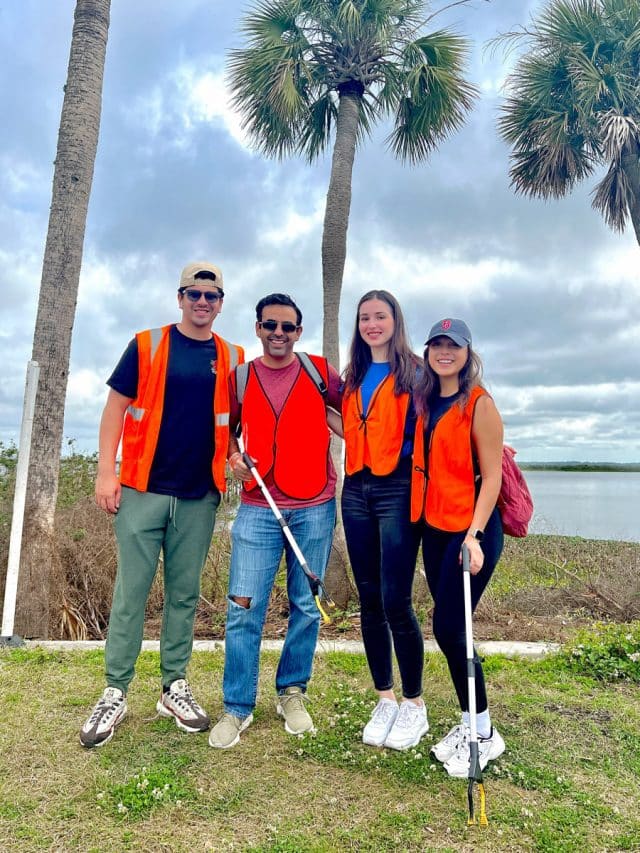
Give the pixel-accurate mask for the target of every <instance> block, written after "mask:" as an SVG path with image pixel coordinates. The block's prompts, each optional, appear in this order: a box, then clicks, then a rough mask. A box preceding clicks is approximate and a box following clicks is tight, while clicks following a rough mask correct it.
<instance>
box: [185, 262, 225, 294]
mask: <svg viewBox="0 0 640 853" xmlns="http://www.w3.org/2000/svg"><path fill="white" fill-rule="evenodd" d="M199 272H210V273H212V275H213V276H214V281H213V282H212V284H215V286H216V287H219V288H220V290H222V271H221V270H220V267H216V266H214V265H213V264H209V263H207V262H206V261H193V262H192V263H190V264H187V265H186V267H185V268H184V269H183V270H182V273H181V274H180V284H179V285H178V288H179V289H180V288H182V287H193V286H194V285H195V284H197V282H196V275H197V274H198V273H199ZM205 281H206V279H205Z"/></svg>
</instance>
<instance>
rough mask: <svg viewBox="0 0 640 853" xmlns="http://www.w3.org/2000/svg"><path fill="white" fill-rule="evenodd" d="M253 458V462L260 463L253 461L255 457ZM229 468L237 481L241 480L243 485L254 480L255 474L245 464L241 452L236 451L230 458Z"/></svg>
mask: <svg viewBox="0 0 640 853" xmlns="http://www.w3.org/2000/svg"><path fill="white" fill-rule="evenodd" d="M251 458H252V461H253V462H257V461H258V460H257V459H253V457H251ZM229 468H230V469H231V473H232V474H233V476H234V477H235V478H236V480H241V481H242V482H243V483H248V482H249V480H251V479H252V478H253V474H252V473H251V471H250V470H249V469H248V468H247V466H246V465H245V464H244V460H243V459H242V453H240V451H239V450H236V452H235V453H232V454H231V456H230V457H229Z"/></svg>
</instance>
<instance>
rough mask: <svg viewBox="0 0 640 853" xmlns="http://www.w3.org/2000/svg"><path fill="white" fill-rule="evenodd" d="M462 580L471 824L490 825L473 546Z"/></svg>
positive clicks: (464, 549) (466, 555)
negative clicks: (481, 737)
mask: <svg viewBox="0 0 640 853" xmlns="http://www.w3.org/2000/svg"><path fill="white" fill-rule="evenodd" d="M462 583H463V588H464V628H465V634H466V641H467V692H468V697H469V728H470V730H471V734H470V737H469V776H468V778H469V784H468V786H467V799H468V801H469V818H468V820H467V824H468V826H475V825H476V824H479V825H480V826H487V824H488V823H489V821H488V820H487V812H486V802H485V800H486V797H485V792H484V783H483V781H482V768H481V767H480V754H479V751H478V717H477V711H476V668H475V664H474V660H473V657H474V654H473V622H472V620H473V615H472V612H471V565H470V558H469V549H468V548H467V546H466V545H464V544H463V546H462ZM474 785H477V786H478V797H479V814H478V818H477V819H476V815H475V809H474V798H473V788H474Z"/></svg>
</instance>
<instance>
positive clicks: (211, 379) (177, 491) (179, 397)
mask: <svg viewBox="0 0 640 853" xmlns="http://www.w3.org/2000/svg"><path fill="white" fill-rule="evenodd" d="M169 335H170V337H169V362H168V365H167V379H166V383H165V390H164V405H163V409H162V423H161V425H160V433H159V435H158V445H157V447H156V452H155V455H154V457H153V463H152V465H151V472H150V474H149V485H148V487H147V491H148V492H155V493H156V494H160V495H172V496H174V497H177V498H202V497H204V495H206V494H207V492H209V491H212V490H214V489H215V486H214V483H213V474H212V471H211V461H212V459H213V450H214V426H213V394H214V391H215V384H216V374H215V367H216V356H217V354H216V345H215V341H214V340H213V337H211V338H209V340H206V341H198V340H194V339H193V338H188V337H186V336H185V335H183V334H182V333H181V332H180V331H178V329H177V327H176V326H175V325H174V326H172V327H171V329H170V330H169ZM107 385H109V387H110V388H113V390H114V391H118V392H119V393H120V394H124V396H125V397H130V398H131V399H135V398H136V397H137V395H138V343H137V340H136V338H134V339H133V340H132V341H130V343H129V345H128V346H127V349H126V350H125V351H124V353H123V355H122V357H121V359H120V361H119V362H118V364H117V366H116V369H115V370H114V371H113V373H112V374H111V376H110V377H109V379H108V380H107Z"/></svg>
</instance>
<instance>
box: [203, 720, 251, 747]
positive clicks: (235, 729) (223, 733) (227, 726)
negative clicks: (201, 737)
mask: <svg viewBox="0 0 640 853" xmlns="http://www.w3.org/2000/svg"><path fill="white" fill-rule="evenodd" d="M252 722H253V714H249V716H248V717H235V716H234V715H233V714H228V713H226V712H225V713H224V714H223V715H222V716H221V717H220V719H219V720H218V722H217V723H216V724H215V726H214V727H213V728H212V729H211V732H210V733H209V746H213V747H214V748H215V749H230V748H231V747H232V746H235V745H236V744H237V743H238V741H239V740H240V733H241V732H243V731H244V730H245V729H247V728H249V726H250V725H251V723H252Z"/></svg>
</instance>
